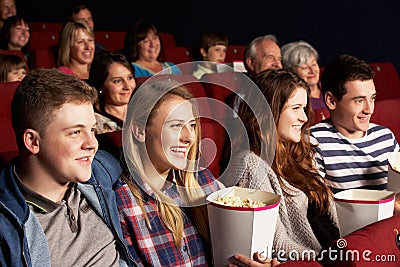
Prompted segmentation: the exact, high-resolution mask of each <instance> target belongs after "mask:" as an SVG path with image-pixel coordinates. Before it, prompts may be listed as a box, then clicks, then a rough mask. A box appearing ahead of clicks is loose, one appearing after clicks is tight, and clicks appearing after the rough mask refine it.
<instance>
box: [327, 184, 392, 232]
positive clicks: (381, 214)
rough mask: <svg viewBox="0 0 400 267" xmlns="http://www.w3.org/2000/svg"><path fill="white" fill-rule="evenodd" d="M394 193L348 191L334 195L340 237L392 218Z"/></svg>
mask: <svg viewBox="0 0 400 267" xmlns="http://www.w3.org/2000/svg"><path fill="white" fill-rule="evenodd" d="M394 195H395V193H394V192H392V191H381V190H369V189H348V190H344V191H341V192H338V193H336V194H335V195H334V197H335V203H336V209H337V215H338V219H339V230H340V235H341V236H342V237H343V236H346V235H348V234H350V233H351V232H353V231H355V230H358V229H360V228H363V227H364V226H366V225H368V224H371V223H374V222H377V221H380V220H383V219H386V218H389V217H392V216H393V209H394Z"/></svg>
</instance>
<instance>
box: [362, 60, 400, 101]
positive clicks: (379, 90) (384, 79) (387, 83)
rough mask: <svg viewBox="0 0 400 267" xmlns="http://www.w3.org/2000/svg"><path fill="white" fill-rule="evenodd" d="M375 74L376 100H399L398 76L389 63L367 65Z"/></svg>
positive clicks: (399, 85) (399, 84) (399, 83)
mask: <svg viewBox="0 0 400 267" xmlns="http://www.w3.org/2000/svg"><path fill="white" fill-rule="evenodd" d="M369 65H370V66H371V67H372V69H373V70H374V72H375V78H374V83H375V89H376V100H383V99H391V98H400V81H399V75H398V73H397V70H396V68H395V66H394V65H393V63H391V62H373V63H369Z"/></svg>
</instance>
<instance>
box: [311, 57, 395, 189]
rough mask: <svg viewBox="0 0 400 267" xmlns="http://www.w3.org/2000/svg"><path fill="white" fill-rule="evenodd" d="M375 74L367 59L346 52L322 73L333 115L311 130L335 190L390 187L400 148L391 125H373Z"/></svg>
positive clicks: (319, 159)
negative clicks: (392, 161)
mask: <svg viewBox="0 0 400 267" xmlns="http://www.w3.org/2000/svg"><path fill="white" fill-rule="evenodd" d="M374 75H375V73H374V72H373V70H372V68H371V67H370V66H369V65H368V64H367V63H366V62H364V61H362V60H360V59H358V58H356V57H353V56H350V55H341V56H339V57H337V58H336V59H334V60H333V61H331V62H330V63H329V64H328V65H327V66H326V67H325V69H324V71H323V74H322V79H321V82H322V93H323V95H324V101H325V103H326V106H327V107H328V109H329V112H330V119H328V120H325V121H322V122H320V123H317V124H315V125H314V126H312V127H311V128H310V134H311V142H312V143H313V144H315V145H317V148H316V150H317V154H316V162H317V165H318V167H319V170H320V172H321V175H322V176H323V177H324V178H325V180H326V182H327V184H328V186H329V187H330V188H331V190H332V191H333V193H336V192H339V191H342V190H346V189H351V188H366V189H376V190H384V189H386V188H387V172H388V156H389V153H391V152H393V151H398V150H399V145H398V143H397V141H396V139H395V136H394V134H393V133H392V132H391V130H390V129H388V128H387V127H384V126H381V125H377V124H374V123H370V118H371V115H372V113H373V112H374V105H375V97H376V90H375V85H374V81H373V78H374Z"/></svg>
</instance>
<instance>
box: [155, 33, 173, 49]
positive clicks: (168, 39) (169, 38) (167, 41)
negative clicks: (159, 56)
mask: <svg viewBox="0 0 400 267" xmlns="http://www.w3.org/2000/svg"><path fill="white" fill-rule="evenodd" d="M158 35H159V36H160V40H161V44H162V47H171V46H172V47H175V46H176V40H175V36H174V35H173V34H172V33H170V32H159V33H158Z"/></svg>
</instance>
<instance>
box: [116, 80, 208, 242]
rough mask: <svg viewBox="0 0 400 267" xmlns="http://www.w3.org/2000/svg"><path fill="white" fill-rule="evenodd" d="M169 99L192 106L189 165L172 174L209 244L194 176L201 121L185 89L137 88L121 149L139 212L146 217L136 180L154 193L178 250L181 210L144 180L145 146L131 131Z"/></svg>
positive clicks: (168, 84)
mask: <svg viewBox="0 0 400 267" xmlns="http://www.w3.org/2000/svg"><path fill="white" fill-rule="evenodd" d="M171 97H180V98H182V99H186V100H188V101H190V102H191V103H192V107H193V114H194V115H195V120H196V138H195V142H194V144H193V146H192V147H191V148H190V150H189V153H188V162H189V164H188V166H187V168H186V169H185V170H178V171H175V174H176V175H175V179H176V182H177V185H178V186H177V188H178V193H179V194H180V196H181V198H182V200H183V205H185V206H187V207H190V208H189V213H190V216H191V219H192V220H193V222H194V224H195V225H196V227H197V229H198V231H199V232H200V234H201V235H202V236H203V238H204V239H205V240H206V241H208V240H209V236H208V222H207V213H206V209H205V205H202V206H199V205H200V204H201V203H203V201H204V198H205V194H204V192H203V191H202V190H201V187H200V185H199V183H198V182H197V179H196V177H195V174H196V173H197V160H198V159H199V158H200V150H199V147H200V140H201V136H200V118H199V116H198V114H199V113H198V109H197V106H196V104H195V102H194V98H193V95H191V94H190V93H189V91H188V90H187V89H186V87H185V86H183V85H181V84H179V83H177V82H175V81H173V80H171V81H151V80H149V81H147V82H145V83H144V84H143V85H142V86H141V87H139V88H138V89H137V90H136V91H135V92H134V94H133V96H132V99H131V102H130V104H129V107H128V111H127V116H126V120H125V123H124V127H123V144H124V147H123V148H124V155H125V162H126V165H127V167H128V169H129V170H130V171H131V175H125V180H126V182H127V184H128V185H129V187H130V189H131V191H132V193H133V195H134V196H135V198H136V200H137V201H138V204H139V206H140V207H141V208H142V211H143V213H144V214H145V210H144V207H143V199H142V196H141V194H140V191H139V190H138V186H139V185H138V183H137V182H136V181H135V178H139V179H141V180H142V181H143V182H144V183H146V184H147V185H148V186H150V188H151V190H152V192H153V193H154V195H153V196H152V197H154V198H155V199H156V201H157V202H158V208H159V213H160V217H161V220H162V221H163V222H164V224H165V225H166V227H167V228H168V229H169V230H170V231H171V232H172V234H173V236H174V241H175V244H176V245H177V246H180V245H181V240H182V232H183V229H184V219H183V214H182V211H181V208H180V207H179V206H178V204H177V203H176V202H175V201H174V200H173V199H171V198H170V197H169V196H167V195H165V194H164V193H163V192H161V191H160V190H159V189H158V188H157V187H156V186H155V185H153V182H152V181H151V180H150V179H149V178H148V177H146V174H145V171H144V166H143V162H142V156H143V155H141V153H142V151H144V150H143V146H145V144H144V143H143V142H138V141H137V140H136V138H135V137H134V135H133V133H132V130H131V129H132V126H133V123H136V124H140V125H143V126H146V125H148V124H149V122H150V121H151V120H152V118H153V117H154V115H155V113H156V112H157V110H158V108H159V107H160V106H161V105H162V104H163V103H164V102H165V101H166V100H167V99H170V98H171ZM132 172H133V173H135V175H132ZM136 176H137V177H136ZM145 220H146V223H147V225H148V227H149V228H150V222H149V219H148V218H147V216H146V215H145Z"/></svg>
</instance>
